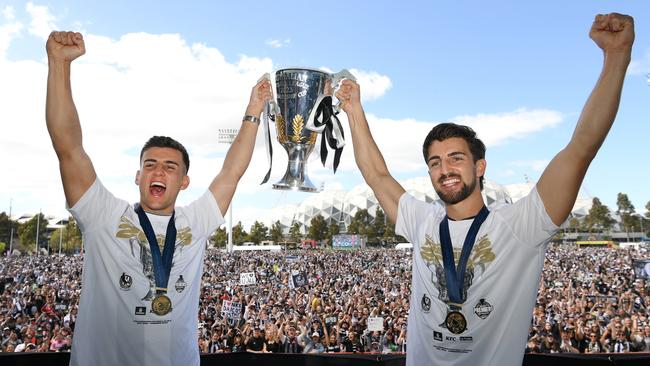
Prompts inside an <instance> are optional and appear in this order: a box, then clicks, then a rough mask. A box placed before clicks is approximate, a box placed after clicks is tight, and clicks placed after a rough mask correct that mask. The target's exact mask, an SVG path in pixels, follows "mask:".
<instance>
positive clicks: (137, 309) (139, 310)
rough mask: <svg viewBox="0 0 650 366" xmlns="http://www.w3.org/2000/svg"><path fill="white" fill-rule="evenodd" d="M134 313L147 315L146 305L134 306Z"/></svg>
mask: <svg viewBox="0 0 650 366" xmlns="http://www.w3.org/2000/svg"><path fill="white" fill-rule="evenodd" d="M135 315H147V307H146V306H136V307H135Z"/></svg>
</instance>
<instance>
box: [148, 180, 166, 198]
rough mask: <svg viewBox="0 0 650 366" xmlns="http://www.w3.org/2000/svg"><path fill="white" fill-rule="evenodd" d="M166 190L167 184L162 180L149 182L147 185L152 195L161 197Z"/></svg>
mask: <svg viewBox="0 0 650 366" xmlns="http://www.w3.org/2000/svg"><path fill="white" fill-rule="evenodd" d="M166 190H167V186H166V185H165V183H163V182H151V184H150V185H149V193H151V195H152V196H154V197H162V196H163V195H164V194H165V191H166Z"/></svg>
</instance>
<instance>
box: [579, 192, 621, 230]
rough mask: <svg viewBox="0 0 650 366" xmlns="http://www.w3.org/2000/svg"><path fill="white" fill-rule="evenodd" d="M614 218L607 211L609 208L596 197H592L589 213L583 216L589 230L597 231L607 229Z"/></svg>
mask: <svg viewBox="0 0 650 366" xmlns="http://www.w3.org/2000/svg"><path fill="white" fill-rule="evenodd" d="M615 222H616V220H614V219H613V218H612V216H611V214H610V213H609V208H607V206H605V205H603V204H602V203H601V202H600V200H599V199H598V197H594V200H593V201H592V205H591V208H590V209H589V214H587V216H586V217H585V226H586V228H587V230H589V232H591V231H593V230H598V231H599V232H605V231H609V230H610V229H611V228H612V226H613V225H614V223H615Z"/></svg>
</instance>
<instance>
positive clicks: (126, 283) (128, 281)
mask: <svg viewBox="0 0 650 366" xmlns="http://www.w3.org/2000/svg"><path fill="white" fill-rule="evenodd" d="M132 284H133V278H131V276H129V275H128V274H126V273H124V272H122V275H121V276H120V288H121V289H122V290H130V289H131V285H132Z"/></svg>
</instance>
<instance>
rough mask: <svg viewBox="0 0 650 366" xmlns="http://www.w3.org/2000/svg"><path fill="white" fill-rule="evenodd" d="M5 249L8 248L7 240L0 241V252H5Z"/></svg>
mask: <svg viewBox="0 0 650 366" xmlns="http://www.w3.org/2000/svg"><path fill="white" fill-rule="evenodd" d="M5 249H7V244H6V243H5V242H2V241H0V253H2V252H4V251H5Z"/></svg>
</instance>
